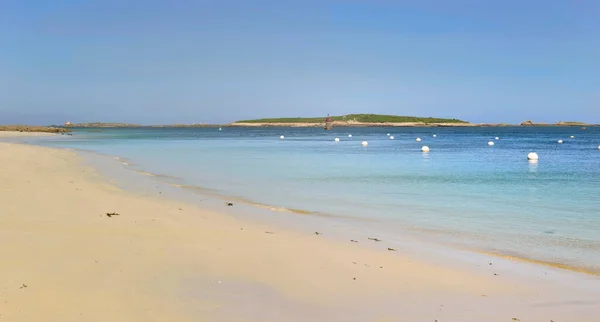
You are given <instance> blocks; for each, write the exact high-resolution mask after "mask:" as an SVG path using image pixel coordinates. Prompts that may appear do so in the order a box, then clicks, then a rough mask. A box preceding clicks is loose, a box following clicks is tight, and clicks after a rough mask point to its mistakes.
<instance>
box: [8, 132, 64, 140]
mask: <svg viewBox="0 0 600 322" xmlns="http://www.w3.org/2000/svg"><path fill="white" fill-rule="evenodd" d="M53 135H56V134H55V133H49V132H19V131H0V138H11V137H21V136H53Z"/></svg>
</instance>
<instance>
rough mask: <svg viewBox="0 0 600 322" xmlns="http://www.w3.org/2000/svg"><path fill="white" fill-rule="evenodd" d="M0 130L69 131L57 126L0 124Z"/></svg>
mask: <svg viewBox="0 0 600 322" xmlns="http://www.w3.org/2000/svg"><path fill="white" fill-rule="evenodd" d="M0 132H39V133H67V132H71V131H69V130H68V129H66V128H63V127H57V126H29V125H0Z"/></svg>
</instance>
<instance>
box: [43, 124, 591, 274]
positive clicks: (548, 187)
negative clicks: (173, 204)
mask: <svg viewBox="0 0 600 322" xmlns="http://www.w3.org/2000/svg"><path fill="white" fill-rule="evenodd" d="M388 133H390V134H391V135H392V136H394V138H395V139H394V140H390V139H389V137H388V136H387V134H388ZM348 134H352V135H353V136H352V138H349V137H348ZM434 134H435V135H437V137H435V138H434V137H433V135H434ZM280 135H284V136H285V139H283V140H281V139H280V138H279V136H280ZM572 135H573V136H575V138H573V139H571V138H570V136H572ZM336 137H338V138H339V139H340V142H338V143H336V142H334V138H336ZM417 137H420V138H422V142H417V141H416V140H415V139H416V138H417ZM495 137H499V138H500V139H499V140H495ZM559 139H562V140H564V141H565V142H564V143H563V144H558V143H557V141H558V140H559ZM363 140H366V141H368V142H369V145H368V146H367V147H363V146H361V141H363ZM489 141H493V142H494V143H495V145H494V146H491V147H490V146H488V142H489ZM40 143H41V144H44V145H50V146H58V147H69V148H76V149H85V150H92V151H96V152H99V153H102V154H107V155H111V156H119V157H121V158H125V159H127V162H128V163H130V166H131V167H133V168H135V169H138V170H143V171H147V172H151V173H156V174H162V175H168V176H172V177H177V178H179V179H180V180H182V181H183V182H184V184H186V185H189V186H198V187H203V188H210V189H214V190H216V191H217V192H218V193H220V194H223V195H227V196H237V197H240V198H244V199H245V200H250V201H253V202H256V203H261V204H266V205H272V206H277V207H286V208H292V209H301V210H307V211H312V212H316V213H322V214H328V215H333V216H340V217H356V218H364V219H370V220H371V221H374V222H378V223H381V227H382V229H384V228H385V229H387V230H388V231H391V232H392V233H394V232H395V231H397V233H398V234H401V233H402V232H403V231H406V230H407V229H408V230H410V231H412V232H420V233H422V234H425V235H427V234H432V235H436V236H446V237H448V240H449V241H450V240H451V241H452V242H454V243H456V244H460V245H463V246H468V247H470V248H476V249H479V250H494V251H499V252H502V253H507V254H518V255H519V256H523V257H528V258H535V259H540V260H548V261H555V262H561V263H568V264H572V265H574V266H586V267H589V268H592V269H595V270H600V150H599V149H598V146H599V145H600V128H598V127H588V129H587V130H582V129H581V128H579V127H500V128H335V129H334V130H333V131H324V130H322V129H320V128H223V130H222V131H219V130H218V129H215V128H195V129H190V128H187V129H186V128H182V129H171V128H155V129H145V128H142V129H120V130H119V129H106V130H104V131H103V132H88V131H86V130H81V131H77V132H76V133H75V135H74V136H73V137H68V136H60V137H56V138H52V139H44V140H41V141H40ZM423 145H427V146H429V147H430V149H431V151H430V152H429V153H427V154H424V153H422V152H421V147H422V146H423ZM529 152H536V153H537V154H538V155H539V157H540V160H539V162H537V163H530V162H528V161H527V154H528V153H529ZM290 215H291V214H290ZM395 227H397V230H396V228H395Z"/></svg>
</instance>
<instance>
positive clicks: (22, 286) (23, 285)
mask: <svg viewBox="0 0 600 322" xmlns="http://www.w3.org/2000/svg"><path fill="white" fill-rule="evenodd" d="M26 287H27V285H26V284H22V285H21V287H19V289H24V288H26Z"/></svg>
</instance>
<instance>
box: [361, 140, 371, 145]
mask: <svg viewBox="0 0 600 322" xmlns="http://www.w3.org/2000/svg"><path fill="white" fill-rule="evenodd" d="M361 144H362V146H367V145H369V142H367V141H362V143H361Z"/></svg>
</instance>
